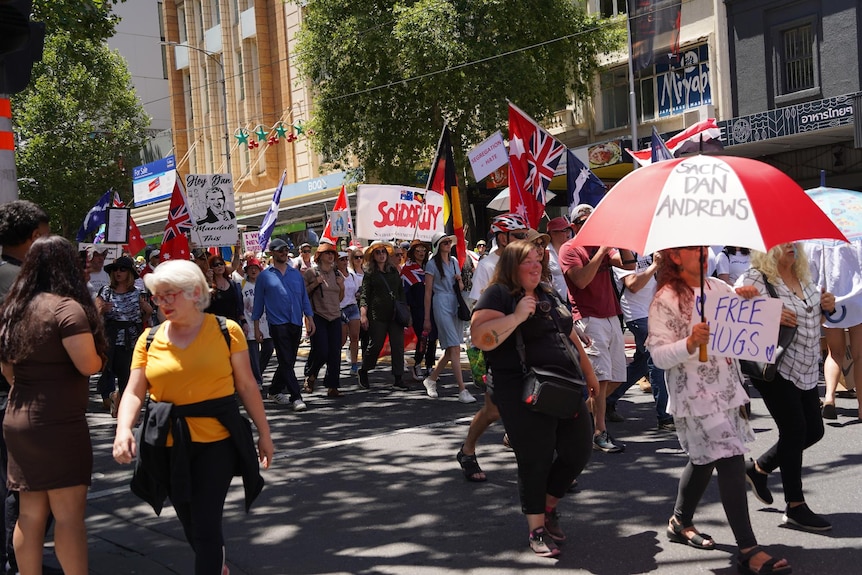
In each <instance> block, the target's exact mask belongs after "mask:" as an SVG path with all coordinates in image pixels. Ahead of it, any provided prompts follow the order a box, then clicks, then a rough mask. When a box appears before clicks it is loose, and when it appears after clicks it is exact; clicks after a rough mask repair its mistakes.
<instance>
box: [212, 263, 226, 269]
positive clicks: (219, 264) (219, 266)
mask: <svg viewBox="0 0 862 575" xmlns="http://www.w3.org/2000/svg"><path fill="white" fill-rule="evenodd" d="M212 267H214V268H221V267H224V262H213V263H212Z"/></svg>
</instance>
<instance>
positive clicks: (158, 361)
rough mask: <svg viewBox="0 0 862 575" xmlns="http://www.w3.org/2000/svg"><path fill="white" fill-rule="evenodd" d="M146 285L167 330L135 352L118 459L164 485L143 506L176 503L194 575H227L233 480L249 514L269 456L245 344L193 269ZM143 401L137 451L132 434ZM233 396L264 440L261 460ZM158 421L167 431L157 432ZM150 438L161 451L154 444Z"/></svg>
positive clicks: (184, 267) (171, 267)
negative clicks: (215, 310)
mask: <svg viewBox="0 0 862 575" xmlns="http://www.w3.org/2000/svg"><path fill="white" fill-rule="evenodd" d="M144 281H145V283H146V285H147V289H148V290H149V291H150V293H152V294H153V296H152V297H153V301H155V302H156V304H157V305H158V306H159V309H160V310H161V312H162V314H164V317H165V322H164V323H162V324H160V325H159V326H157V327H155V328H152V330H147V331H145V332H144V334H143V335H142V336H141V337H140V338H139V339H138V342H137V345H136V346H135V352H134V356H133V359H132V371H131V377H130V379H129V384H128V386H127V388H126V393H125V394H123V397H122V400H121V401H120V409H119V416H118V419H117V435H116V437H115V439H114V447H113V455H114V459H115V460H117V462H119V463H131V462H132V461H133V460H134V459H135V457H136V455H137V454H138V451H139V450H141V456H140V458H139V459H140V466H139V467H141V468H143V469H144V470H146V471H147V472H148V473H151V474H152V476H153V478H154V479H155V480H156V482H157V484H158V489H157V490H156V489H154V490H152V491H151V492H150V493H148V495H149V497H148V498H147V501H148V502H149V503H150V504H151V505H153V508H154V509H156V511H157V512H158V511H159V510H160V509H161V506H162V504H163V503H164V495H167V496H169V497H170V499H171V503H172V504H173V506H174V509H175V510H176V513H177V516H178V517H179V519H180V522H181V523H182V525H183V530H184V532H185V535H186V539H187V540H188V541H189V544H190V545H191V546H192V549H194V552H195V571H194V573H195V575H213V574H215V573H222V572H223V570H224V572H226V569H225V567H224V537H223V534H222V525H221V524H222V512H223V508H224V502H225V497H226V496H227V490H228V487H230V483H231V478H232V477H233V475H234V473H235V472H237V471H239V472H241V474H242V476H243V483H244V485H245V494H246V500H245V505H246V510H248V509H249V507H250V506H251V504H252V502H253V501H254V499H255V497H257V495H258V494H259V493H260V490H261V489H262V488H263V479H262V478H261V477H260V473H259V469H258V462H257V460H258V459H259V461H260V463H261V464H262V465H263V468H264V469H266V468H268V467H269V465H270V463H271V462H272V454H273V444H272V438H271V437H270V432H269V424H268V423H267V420H266V414H265V412H264V408H263V401H262V400H261V397H260V393H259V392H258V389H257V383H256V381H255V379H254V375H253V374H252V371H251V364H250V362H249V356H248V347H247V344H246V340H245V335H244V333H243V331H242V328H241V327H240V326H239V325H238V324H237V323H236V322H234V321H232V320H225V319H224V318H219V317H217V316H214V315H210V314H205V313H204V312H203V310H204V309H205V308H206V307H207V305H209V300H210V289H209V284H208V283H207V281H206V278H205V277H204V275H203V272H201V270H200V269H199V268H198V267H197V266H196V265H195V264H193V263H192V262H189V261H181V260H172V261H168V262H165V263H163V264H161V265H159V267H157V268H156V270H155V271H154V272H153V273H151V274H148V275H147V276H146V277H145V278H144ZM147 393H149V395H150V400H149V402H148V404H147V417H145V419H144V422H145V428H144V429H143V430H142V434H141V436H142V438H143V439H142V441H141V444H140V445H138V444H137V442H136V441H135V436H134V434H133V432H132V427H133V426H134V425H135V422H136V421H137V420H138V417H139V415H140V411H141V406H142V404H143V402H144V397H145V395H146V394H147ZM235 393H236V394H238V395H239V398H240V400H241V401H242V403H243V405H244V406H245V409H246V411H247V412H248V414H249V415H250V416H251V419H252V421H253V422H254V425H255V428H256V429H257V431H258V436H259V438H258V442H257V453H256V454H255V448H254V441H253V438H252V435H251V430H250V427H249V425H248V422H247V420H245V418H243V417H242V415H240V411H239V405H238V404H237V402H236V399H235V396H234V394H235ZM160 416H161V417H160ZM161 420H163V421H165V424H166V425H165V427H167V429H164V430H162V427H161V425H157V423H158V422H159V421H161ZM153 428H155V429H153ZM153 435H159V436H161V441H159V440H158V439H156V440H155V441H150V440H149V438H150V437H151V436H153ZM136 474H137V471H136ZM136 493H139V492H138V491H136Z"/></svg>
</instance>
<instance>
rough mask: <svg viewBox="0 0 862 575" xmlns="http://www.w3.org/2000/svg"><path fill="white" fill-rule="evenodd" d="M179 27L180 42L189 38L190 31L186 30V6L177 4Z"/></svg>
mask: <svg viewBox="0 0 862 575" xmlns="http://www.w3.org/2000/svg"><path fill="white" fill-rule="evenodd" d="M177 28H178V30H179V33H180V44H182V43H184V42H185V41H186V40H188V39H189V32H188V30H186V7H185V6H177Z"/></svg>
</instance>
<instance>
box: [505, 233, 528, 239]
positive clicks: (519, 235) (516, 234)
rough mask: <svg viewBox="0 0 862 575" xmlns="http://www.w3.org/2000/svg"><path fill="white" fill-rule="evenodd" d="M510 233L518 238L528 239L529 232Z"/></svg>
mask: <svg viewBox="0 0 862 575" xmlns="http://www.w3.org/2000/svg"><path fill="white" fill-rule="evenodd" d="M509 235H510V236H512V237H513V238H515V239H518V240H526V239H527V232H509Z"/></svg>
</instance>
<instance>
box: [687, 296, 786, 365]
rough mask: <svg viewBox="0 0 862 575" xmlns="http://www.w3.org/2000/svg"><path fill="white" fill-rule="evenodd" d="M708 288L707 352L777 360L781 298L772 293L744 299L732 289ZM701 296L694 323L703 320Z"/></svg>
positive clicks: (765, 360)
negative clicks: (715, 290) (722, 290)
mask: <svg viewBox="0 0 862 575" xmlns="http://www.w3.org/2000/svg"><path fill="white" fill-rule="evenodd" d="M713 293H715V292H708V293H707V297H706V308H705V311H706V322H707V323H708V324H709V343H708V344H707V346H706V348H707V353H708V354H709V355H714V356H717V357H735V358H737V359H750V360H753V361H763V362H766V363H774V362H775V346H776V344H777V343H778V324H779V322H780V320H781V300H779V299H777V298H771V297H756V298H752V299H745V298H742V297H739V296H738V295H736V294H733V293H721V294H718V293H715V295H713ZM700 302H701V300H700V296H698V298H697V302H696V308H697V309H696V311H697V313H694V314H692V320H691V321H692V324H697V323H700V305H701V303H700Z"/></svg>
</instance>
